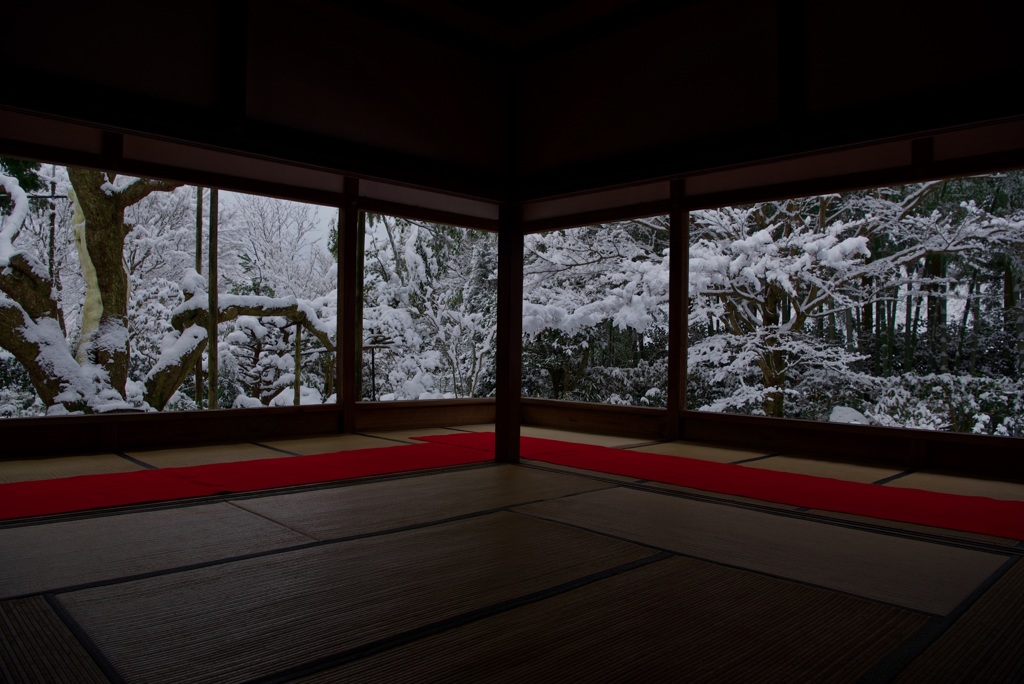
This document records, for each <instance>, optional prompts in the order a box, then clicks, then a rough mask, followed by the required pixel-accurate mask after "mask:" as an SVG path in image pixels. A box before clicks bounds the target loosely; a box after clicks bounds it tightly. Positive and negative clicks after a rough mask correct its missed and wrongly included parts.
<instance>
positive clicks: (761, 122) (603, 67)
mask: <svg viewBox="0 0 1024 684" xmlns="http://www.w3.org/2000/svg"><path fill="white" fill-rule="evenodd" d="M775 17H776V12H775V7H774V3H772V2H763V1H755V0H725V1H724V2H715V3H695V4H692V5H689V6H686V7H682V8H680V9H677V10H674V11H671V12H668V13H665V14H663V15H660V16H656V17H654V18H652V19H649V20H647V21H645V22H643V23H641V24H638V25H635V26H632V27H630V28H628V29H627V30H624V31H622V32H619V33H615V34H612V35H606V36H603V37H601V38H600V39H598V40H594V41H591V42H586V43H584V44H582V45H579V46H577V47H575V48H573V49H570V50H567V51H564V52H559V53H556V54H553V55H550V56H546V57H543V58H541V59H538V60H535V61H533V62H531V63H525V64H522V65H521V67H520V69H521V70H520V73H519V84H518V85H519V98H520V99H519V104H518V112H517V113H518V117H517V124H518V127H519V142H520V145H519V158H518V164H519V171H520V172H521V173H523V174H536V173H538V172H546V171H551V170H553V169H557V168H559V167H564V166H568V165H576V164H581V163H586V162H591V161H594V160H599V159H602V158H606V157H613V156H621V155H624V154H628V153H633V152H638V151H648V150H652V149H655V148H657V147H661V146H673V145H678V144H679V143H683V142H686V141H690V140H694V139H699V138H702V137H706V136H709V135H712V136H713V135H719V134H723V133H726V132H729V131H733V132H735V131H747V130H750V129H756V128H760V127H763V126H765V125H767V124H771V123H774V122H775V121H776V120H777V117H778V79H777V55H776V53H777V50H776V31H775V24H776V19H775Z"/></svg>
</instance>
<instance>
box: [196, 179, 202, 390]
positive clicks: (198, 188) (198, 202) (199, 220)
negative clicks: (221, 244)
mask: <svg viewBox="0 0 1024 684" xmlns="http://www.w3.org/2000/svg"><path fill="white" fill-rule="evenodd" d="M196 273H198V274H199V275H203V186H202V185H197V186H196ZM202 403H203V359H202V356H200V357H199V359H198V360H197V361H196V408H201V407H202Z"/></svg>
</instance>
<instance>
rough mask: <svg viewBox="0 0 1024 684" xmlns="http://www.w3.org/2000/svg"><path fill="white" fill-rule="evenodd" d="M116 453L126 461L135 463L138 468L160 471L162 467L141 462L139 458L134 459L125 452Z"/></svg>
mask: <svg viewBox="0 0 1024 684" xmlns="http://www.w3.org/2000/svg"><path fill="white" fill-rule="evenodd" d="M114 453H115V454H116V455H118V456H120V457H121V458H123V459H125V460H126V461H129V462H131V463H134V464H135V465H137V466H141V467H143V468H145V469H146V470H160V466H155V465H153V464H152V463H146V462H145V461H140V460H139V459H137V458H133V457H131V456H129V455H128V454H126V453H124V452H123V451H115V452H114Z"/></svg>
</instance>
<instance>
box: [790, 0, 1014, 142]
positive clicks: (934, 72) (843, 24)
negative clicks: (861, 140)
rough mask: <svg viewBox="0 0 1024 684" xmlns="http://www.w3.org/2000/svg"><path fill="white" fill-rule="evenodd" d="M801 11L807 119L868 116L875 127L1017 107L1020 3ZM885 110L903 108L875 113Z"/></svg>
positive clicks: (870, 4) (876, 0)
mask: <svg viewBox="0 0 1024 684" xmlns="http://www.w3.org/2000/svg"><path fill="white" fill-rule="evenodd" d="M804 12H805V17H806V18H805V19H804V24H805V30H806V55H807V57H806V64H807V68H806V73H807V109H808V112H809V113H811V114H823V113H830V112H836V111H842V110H844V109H860V108H869V109H870V110H871V111H872V112H873V116H872V118H874V119H886V120H892V119H898V120H904V121H908V120H909V119H910V118H911V117H914V118H916V119H917V120H918V121H919V122H921V123H927V121H926V120H927V119H928V118H935V115H936V114H938V113H940V112H950V113H956V114H965V113H966V112H967V111H972V110H973V111H974V112H975V113H976V114H980V115H982V116H984V115H986V113H991V114H998V113H1000V111H999V110H1001V109H1005V108H1006V106H1007V105H1014V104H1019V102H1020V95H1019V93H1020V90H1021V88H1020V83H1021V81H1020V78H1021V76H1024V71H1022V69H1021V67H1022V63H1024V62H1022V60H1021V57H1020V52H1019V49H1020V48H1019V45H1020V27H1021V21H1022V20H1024V8H1022V5H1021V3H1019V2H1006V1H1005V0H975V1H972V2H967V3H936V2H925V1H923V0H912V1H903V2H892V1H891V0H856V1H853V0H842V1H835V0H833V1H830V2H805V3H804ZM886 102H902V103H904V104H905V105H909V106H908V108H907V109H904V110H900V109H894V108H892V107H877V105H879V104H881V103H886ZM1014 109H1015V108H1014ZM985 110H989V111H988V112H986V111H985ZM922 116H923V117H925V119H926V120H925V121H922V120H921V118H920V117H922ZM865 123H868V122H865Z"/></svg>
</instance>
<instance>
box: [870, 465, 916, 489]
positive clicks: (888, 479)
mask: <svg viewBox="0 0 1024 684" xmlns="http://www.w3.org/2000/svg"><path fill="white" fill-rule="evenodd" d="M916 472H917V469H916V468H911V469H910V470H904V471H903V472H902V473H896V474H895V475H890V476H889V477H883V478H882V479H881V480H876V481H874V482H872V483H871V484H875V485H887V484H889V483H890V482H895V481H896V480H898V479H900V478H902V477H906V476H907V475H913V474H914V473H916Z"/></svg>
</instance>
